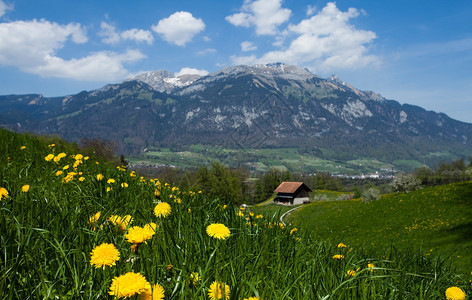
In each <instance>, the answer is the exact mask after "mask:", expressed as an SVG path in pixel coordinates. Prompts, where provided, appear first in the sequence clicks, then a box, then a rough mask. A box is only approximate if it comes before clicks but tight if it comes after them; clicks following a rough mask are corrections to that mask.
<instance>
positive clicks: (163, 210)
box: [154, 202, 171, 218]
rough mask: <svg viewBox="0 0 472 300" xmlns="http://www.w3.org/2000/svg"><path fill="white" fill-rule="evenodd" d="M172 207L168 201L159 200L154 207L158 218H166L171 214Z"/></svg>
mask: <svg viewBox="0 0 472 300" xmlns="http://www.w3.org/2000/svg"><path fill="white" fill-rule="evenodd" d="M170 212H171V207H170V204H169V203H167V202H159V203H157V205H156V207H154V214H155V215H156V217H158V218H161V217H163V218H165V217H167V216H168V215H170Z"/></svg>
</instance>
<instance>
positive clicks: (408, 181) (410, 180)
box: [391, 174, 421, 193]
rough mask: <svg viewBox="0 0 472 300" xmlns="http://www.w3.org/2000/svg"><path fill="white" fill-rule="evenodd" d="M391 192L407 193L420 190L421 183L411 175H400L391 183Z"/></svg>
mask: <svg viewBox="0 0 472 300" xmlns="http://www.w3.org/2000/svg"><path fill="white" fill-rule="evenodd" d="M391 187H392V190H393V192H395V193H409V192H412V191H416V190H419V189H421V181H420V180H419V179H418V178H416V176H414V175H413V174H400V175H399V176H397V177H396V178H395V179H394V180H393V181H392V183H391Z"/></svg>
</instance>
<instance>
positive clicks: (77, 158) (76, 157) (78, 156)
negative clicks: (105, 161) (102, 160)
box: [74, 154, 84, 160]
mask: <svg viewBox="0 0 472 300" xmlns="http://www.w3.org/2000/svg"><path fill="white" fill-rule="evenodd" d="M83 158H84V156H83V155H82V154H76V155H75V156H74V159H75V160H81V159H83Z"/></svg>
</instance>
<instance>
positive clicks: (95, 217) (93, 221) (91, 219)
mask: <svg viewBox="0 0 472 300" xmlns="http://www.w3.org/2000/svg"><path fill="white" fill-rule="evenodd" d="M101 215H102V212H100V211H99V212H97V213H96V214H94V215H93V216H91V217H90V218H89V222H90V223H96V222H97V221H98V219H100V216H101Z"/></svg>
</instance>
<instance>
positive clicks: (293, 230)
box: [290, 228, 298, 235]
mask: <svg viewBox="0 0 472 300" xmlns="http://www.w3.org/2000/svg"><path fill="white" fill-rule="evenodd" d="M297 231H298V229H297V228H293V229H292V230H290V235H292V234H294V233H295V232H297Z"/></svg>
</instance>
